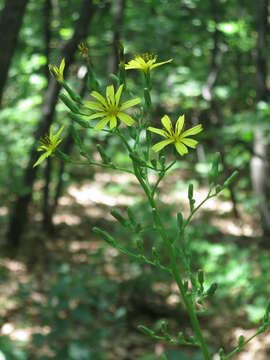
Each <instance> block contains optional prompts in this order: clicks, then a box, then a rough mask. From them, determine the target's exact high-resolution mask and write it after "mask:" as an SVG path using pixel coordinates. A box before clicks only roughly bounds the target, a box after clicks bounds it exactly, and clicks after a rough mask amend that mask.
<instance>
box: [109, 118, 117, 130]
mask: <svg viewBox="0 0 270 360" xmlns="http://www.w3.org/2000/svg"><path fill="white" fill-rule="evenodd" d="M116 125H117V120H116V117H115V116H112V117H111V118H110V128H111V129H113V128H115V127H116Z"/></svg>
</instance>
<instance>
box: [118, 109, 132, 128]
mask: <svg viewBox="0 0 270 360" xmlns="http://www.w3.org/2000/svg"><path fill="white" fill-rule="evenodd" d="M117 117H118V118H119V119H120V120H121V121H122V122H123V123H125V124H126V125H127V126H131V125H133V124H134V122H135V121H134V120H133V119H132V117H131V116H129V115H128V114H125V113H123V112H119V113H118V114H117Z"/></svg>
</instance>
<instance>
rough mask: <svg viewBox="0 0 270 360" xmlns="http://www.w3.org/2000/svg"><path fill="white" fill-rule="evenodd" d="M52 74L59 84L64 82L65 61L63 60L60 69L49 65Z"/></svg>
mask: <svg viewBox="0 0 270 360" xmlns="http://www.w3.org/2000/svg"><path fill="white" fill-rule="evenodd" d="M49 70H50V72H51V74H52V75H53V76H54V77H55V79H56V80H57V81H58V82H60V83H61V82H63V81H64V70H65V59H62V61H61V64H60V66H59V68H58V67H57V66H56V65H49Z"/></svg>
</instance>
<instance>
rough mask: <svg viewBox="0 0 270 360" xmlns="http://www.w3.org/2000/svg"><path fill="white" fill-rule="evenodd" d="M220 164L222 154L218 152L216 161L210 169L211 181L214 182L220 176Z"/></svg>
mask: <svg viewBox="0 0 270 360" xmlns="http://www.w3.org/2000/svg"><path fill="white" fill-rule="evenodd" d="M219 164H220V154H219V153H217V154H216V155H215V158H214V161H213V163H212V168H211V170H210V173H209V180H210V183H214V182H215V180H216V178H217V176H218V173H219Z"/></svg>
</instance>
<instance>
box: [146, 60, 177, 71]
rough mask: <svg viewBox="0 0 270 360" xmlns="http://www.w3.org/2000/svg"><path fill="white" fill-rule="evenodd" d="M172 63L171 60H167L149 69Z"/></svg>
mask: <svg viewBox="0 0 270 360" xmlns="http://www.w3.org/2000/svg"><path fill="white" fill-rule="evenodd" d="M172 61H173V59H170V60H167V61H162V62H160V63H156V64H154V65H152V66H151V69H154V68H156V67H158V66H161V65H164V64H168V63H170V62H172Z"/></svg>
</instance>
